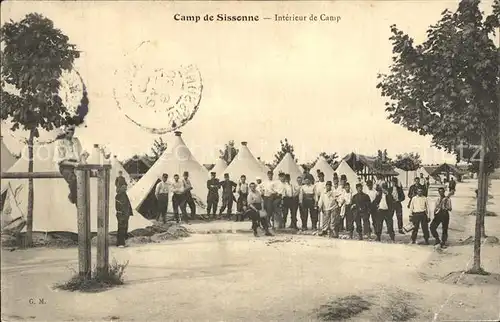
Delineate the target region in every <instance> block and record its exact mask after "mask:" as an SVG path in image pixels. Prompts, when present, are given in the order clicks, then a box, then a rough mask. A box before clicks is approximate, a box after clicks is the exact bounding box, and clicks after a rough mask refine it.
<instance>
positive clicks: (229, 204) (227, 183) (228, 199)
mask: <svg viewBox="0 0 500 322" xmlns="http://www.w3.org/2000/svg"><path fill="white" fill-rule="evenodd" d="M220 186H221V187H222V207H221V208H220V211H219V216H221V217H222V213H223V212H224V210H226V208H227V219H231V216H232V213H233V201H234V194H233V193H234V192H235V191H236V186H237V184H236V182H234V181H231V180H230V179H229V174H228V173H225V174H224V181H222V182H220Z"/></svg>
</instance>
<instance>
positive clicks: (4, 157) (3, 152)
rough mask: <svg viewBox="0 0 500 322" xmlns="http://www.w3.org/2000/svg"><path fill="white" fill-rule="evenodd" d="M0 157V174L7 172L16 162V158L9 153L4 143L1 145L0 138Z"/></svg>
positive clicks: (1, 139) (1, 140)
mask: <svg viewBox="0 0 500 322" xmlns="http://www.w3.org/2000/svg"><path fill="white" fill-rule="evenodd" d="M0 157H1V159H0V161H1V163H0V171H1V172H4V171H7V170H8V169H9V168H10V167H12V166H13V165H14V163H16V161H17V159H16V157H15V156H14V155H13V154H12V152H10V151H9V149H8V148H7V146H6V145H5V143H3V138H2V137H0Z"/></svg>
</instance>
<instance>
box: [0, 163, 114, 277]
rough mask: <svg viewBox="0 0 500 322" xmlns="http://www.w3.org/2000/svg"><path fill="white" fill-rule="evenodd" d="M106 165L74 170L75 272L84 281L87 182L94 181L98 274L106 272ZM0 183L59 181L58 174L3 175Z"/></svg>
mask: <svg viewBox="0 0 500 322" xmlns="http://www.w3.org/2000/svg"><path fill="white" fill-rule="evenodd" d="M110 170H111V165H109V164H104V165H100V164H85V165H79V166H77V167H76V168H75V174H76V179H77V214H78V271H79V275H80V276H81V277H82V278H84V279H90V278H91V274H92V262H91V260H92V256H91V239H92V235H91V229H90V227H91V225H90V223H91V216H90V214H91V212H90V205H91V203H90V178H91V177H96V178H97V209H96V210H97V272H98V274H107V273H108V270H109V241H108V232H109V194H110V190H109V185H110ZM0 177H1V178H2V179H30V178H32V179H61V178H63V176H62V175H61V174H60V173H59V172H31V173H29V172H28V173H26V172H2V173H1V175H0Z"/></svg>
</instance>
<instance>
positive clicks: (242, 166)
mask: <svg viewBox="0 0 500 322" xmlns="http://www.w3.org/2000/svg"><path fill="white" fill-rule="evenodd" d="M224 173H228V174H229V177H230V178H231V180H233V181H234V182H238V180H239V179H240V177H241V175H243V174H244V175H245V176H246V177H247V181H248V182H251V181H255V178H257V177H260V178H261V179H264V178H266V177H267V173H266V171H265V170H264V168H263V167H262V164H261V163H260V162H259V161H258V160H257V159H256V158H255V157H254V156H253V154H252V152H250V149H248V146H247V142H241V149H240V151H239V152H238V154H237V155H236V157H235V158H234V160H233V161H232V162H231V164H229V166H228V167H227V169H226V170H225V171H224Z"/></svg>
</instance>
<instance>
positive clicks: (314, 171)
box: [309, 156, 335, 181]
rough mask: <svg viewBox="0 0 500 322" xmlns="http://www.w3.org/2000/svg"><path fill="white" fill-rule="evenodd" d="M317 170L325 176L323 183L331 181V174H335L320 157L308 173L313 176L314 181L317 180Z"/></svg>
mask: <svg viewBox="0 0 500 322" xmlns="http://www.w3.org/2000/svg"><path fill="white" fill-rule="evenodd" d="M318 170H320V171H321V172H323V173H324V174H325V181H329V180H332V178H333V174H334V173H335V171H334V170H333V168H332V167H331V166H330V165H329V164H328V162H327V161H326V160H325V158H324V157H322V156H319V157H318V161H316V164H315V165H314V167H313V168H312V169H311V171H309V173H310V174H312V175H313V176H314V178H315V180H318V175H317V173H318Z"/></svg>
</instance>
